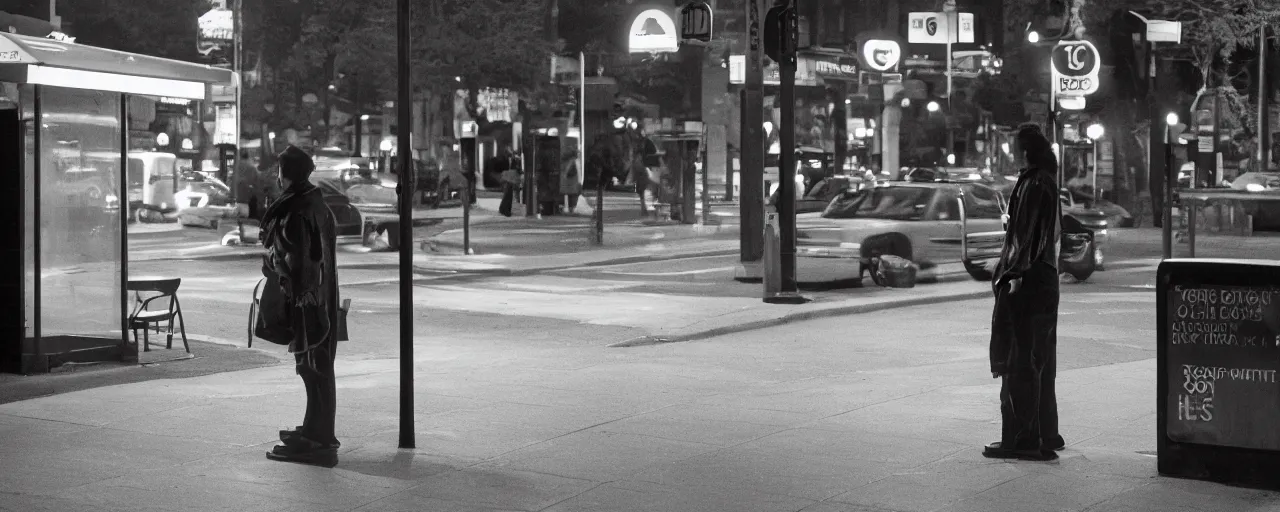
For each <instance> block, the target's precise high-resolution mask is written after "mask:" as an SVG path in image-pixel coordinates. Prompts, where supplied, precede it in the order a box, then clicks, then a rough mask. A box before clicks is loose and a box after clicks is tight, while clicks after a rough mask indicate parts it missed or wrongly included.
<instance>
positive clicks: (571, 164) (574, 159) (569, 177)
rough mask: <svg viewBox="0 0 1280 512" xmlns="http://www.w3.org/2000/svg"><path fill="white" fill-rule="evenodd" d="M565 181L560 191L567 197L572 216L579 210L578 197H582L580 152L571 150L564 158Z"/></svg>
mask: <svg viewBox="0 0 1280 512" xmlns="http://www.w3.org/2000/svg"><path fill="white" fill-rule="evenodd" d="M563 160H564V162H563V164H562V165H563V166H564V169H565V171H564V179H563V180H561V182H560V191H561V192H563V193H564V195H565V202H566V203H567V204H568V205H569V213H570V214H572V213H573V211H574V210H576V209H577V208H578V196H581V195H582V178H580V177H579V176H578V150H576V149H571V150H569V151H567V152H565V156H564V159H563Z"/></svg>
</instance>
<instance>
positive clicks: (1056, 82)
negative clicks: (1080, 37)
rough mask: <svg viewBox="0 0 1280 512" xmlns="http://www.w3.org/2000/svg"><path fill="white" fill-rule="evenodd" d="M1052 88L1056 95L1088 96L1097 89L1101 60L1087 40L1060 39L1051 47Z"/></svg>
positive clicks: (1096, 50) (1095, 49)
mask: <svg viewBox="0 0 1280 512" xmlns="http://www.w3.org/2000/svg"><path fill="white" fill-rule="evenodd" d="M1051 59H1052V64H1053V90H1054V92H1055V93H1056V94H1057V95H1058V96H1076V97H1080V96H1088V95H1090V94H1093V93H1095V92H1097V91H1098V82H1099V80H1098V72H1099V71H1100V70H1101V69H1102V60H1101V59H1099V58H1098V49H1097V48H1096V47H1094V46H1093V43H1090V42H1088V41H1062V42H1059V43H1058V45H1057V46H1055V47H1054V48H1053V55H1052V57H1051Z"/></svg>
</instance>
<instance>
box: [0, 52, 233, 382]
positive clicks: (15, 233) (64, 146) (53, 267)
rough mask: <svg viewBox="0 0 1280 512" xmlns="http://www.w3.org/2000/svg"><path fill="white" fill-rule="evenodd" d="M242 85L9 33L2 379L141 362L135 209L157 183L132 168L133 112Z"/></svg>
mask: <svg viewBox="0 0 1280 512" xmlns="http://www.w3.org/2000/svg"><path fill="white" fill-rule="evenodd" d="M233 79H234V74H233V73H232V72H231V71H228V70H224V69H220V68H215V67H211V66H205V65H199V64H192V63H188V62H180V61H174V60H168V59H161V58H157V57H150V56H146V55H137V54H130V53H125V52H118V51H113V50H107V49H103V48H96V47H92V46H86V45H80V44H75V43H68V42H62V41H55V40H52V39H44V38H35V37H27V36H20V35H16V34H4V33H0V175H3V176H4V178H3V182H2V183H0V194H2V195H3V197H0V212H3V213H0V229H3V230H5V233H6V236H5V239H6V240H9V241H10V242H11V243H9V244H5V247H4V248H3V250H0V253H2V254H3V261H2V262H0V268H4V269H6V272H5V274H4V275H5V277H4V278H3V279H2V280H0V288H2V289H3V292H2V293H3V294H4V300H3V301H2V302H3V303H4V304H8V305H9V306H7V308H9V312H7V313H5V314H4V315H0V326H3V329H4V333H3V335H0V371H5V372H19V373H33V372H44V371H49V370H50V369H51V368H54V367H57V366H59V365H62V364H66V363H68V362H91V361H125V362H129V361H136V360H137V358H138V346H137V343H136V342H135V340H132V339H131V337H130V334H131V332H130V329H129V328H128V327H129V326H128V314H129V312H130V310H131V308H132V306H133V299H132V297H130V296H129V293H128V290H127V288H128V287H127V283H128V282H129V275H128V268H129V261H128V247H129V241H128V222H129V218H128V211H129V208H128V204H129V200H130V195H132V193H133V192H134V190H133V189H139V188H143V187H145V185H146V184H145V183H134V182H135V181H139V180H138V179H137V178H138V176H135V175H136V174H139V173H137V172H134V171H135V170H134V169H133V168H132V167H133V166H131V165H129V164H130V158H129V154H130V152H131V147H130V146H131V141H130V137H129V133H130V126H129V124H130V118H131V116H130V109H131V108H136V106H138V105H147V104H149V103H154V102H146V101H141V102H140V101H138V99H141V98H150V99H154V100H156V101H159V100H160V99H161V98H169V99H186V100H206V99H207V97H208V90H209V85H210V84H213V83H232V82H233ZM143 128H145V127H143ZM122 170H124V171H123V172H122ZM122 198H123V199H122ZM122 203H123V207H122ZM19 240H21V243H18V241H19ZM19 269H21V271H20V272H19ZM19 305H20V307H19ZM19 309H20V310H21V311H19Z"/></svg>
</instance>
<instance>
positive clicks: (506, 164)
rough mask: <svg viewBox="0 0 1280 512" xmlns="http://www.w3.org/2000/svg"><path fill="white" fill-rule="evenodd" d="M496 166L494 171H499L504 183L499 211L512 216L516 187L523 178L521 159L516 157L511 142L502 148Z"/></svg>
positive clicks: (501, 180)
mask: <svg viewBox="0 0 1280 512" xmlns="http://www.w3.org/2000/svg"><path fill="white" fill-rule="evenodd" d="M494 166H495V167H494V172H496V173H498V180H499V181H500V182H501V183H502V203H500V204H499V205H498V213H501V214H502V215H504V216H506V217H510V216H511V205H512V203H513V202H514V201H515V195H516V189H517V188H518V187H519V186H520V182H521V181H522V180H523V177H522V176H521V175H522V173H521V169H520V160H519V159H517V158H516V155H515V151H514V150H512V149H511V145H510V144H508V145H507V146H506V147H504V148H502V154H500V155H499V156H498V158H497V160H496V161H495V162H494Z"/></svg>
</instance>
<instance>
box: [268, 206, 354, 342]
mask: <svg viewBox="0 0 1280 512" xmlns="http://www.w3.org/2000/svg"><path fill="white" fill-rule="evenodd" d="M262 232H263V238H262V241H263V245H264V246H265V247H266V248H267V265H268V266H269V267H270V268H264V269H263V271H264V272H267V271H273V272H275V273H276V274H277V275H279V276H280V288H281V292H282V293H283V296H284V300H285V305H286V313H285V314H287V315H289V323H290V325H292V326H293V332H294V341H293V343H291V344H290V345H289V351H290V352H293V353H303V352H307V351H309V350H311V349H312V348H315V347H317V346H320V345H321V344H333V343H336V342H337V334H338V304H339V297H338V272H337V251H336V245H337V223H336V221H335V220H334V216H333V213H332V212H331V211H329V207H328V206H327V205H325V203H324V198H323V196H322V194H321V192H320V189H319V188H316V186H315V185H312V184H311V183H308V182H302V183H298V184H294V186H292V187H290V188H289V189H288V190H285V191H284V194H283V195H281V196H280V198H278V199H276V200H275V202H273V203H272V204H271V207H270V208H268V209H267V213H266V215H264V219H263V226H262Z"/></svg>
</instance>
